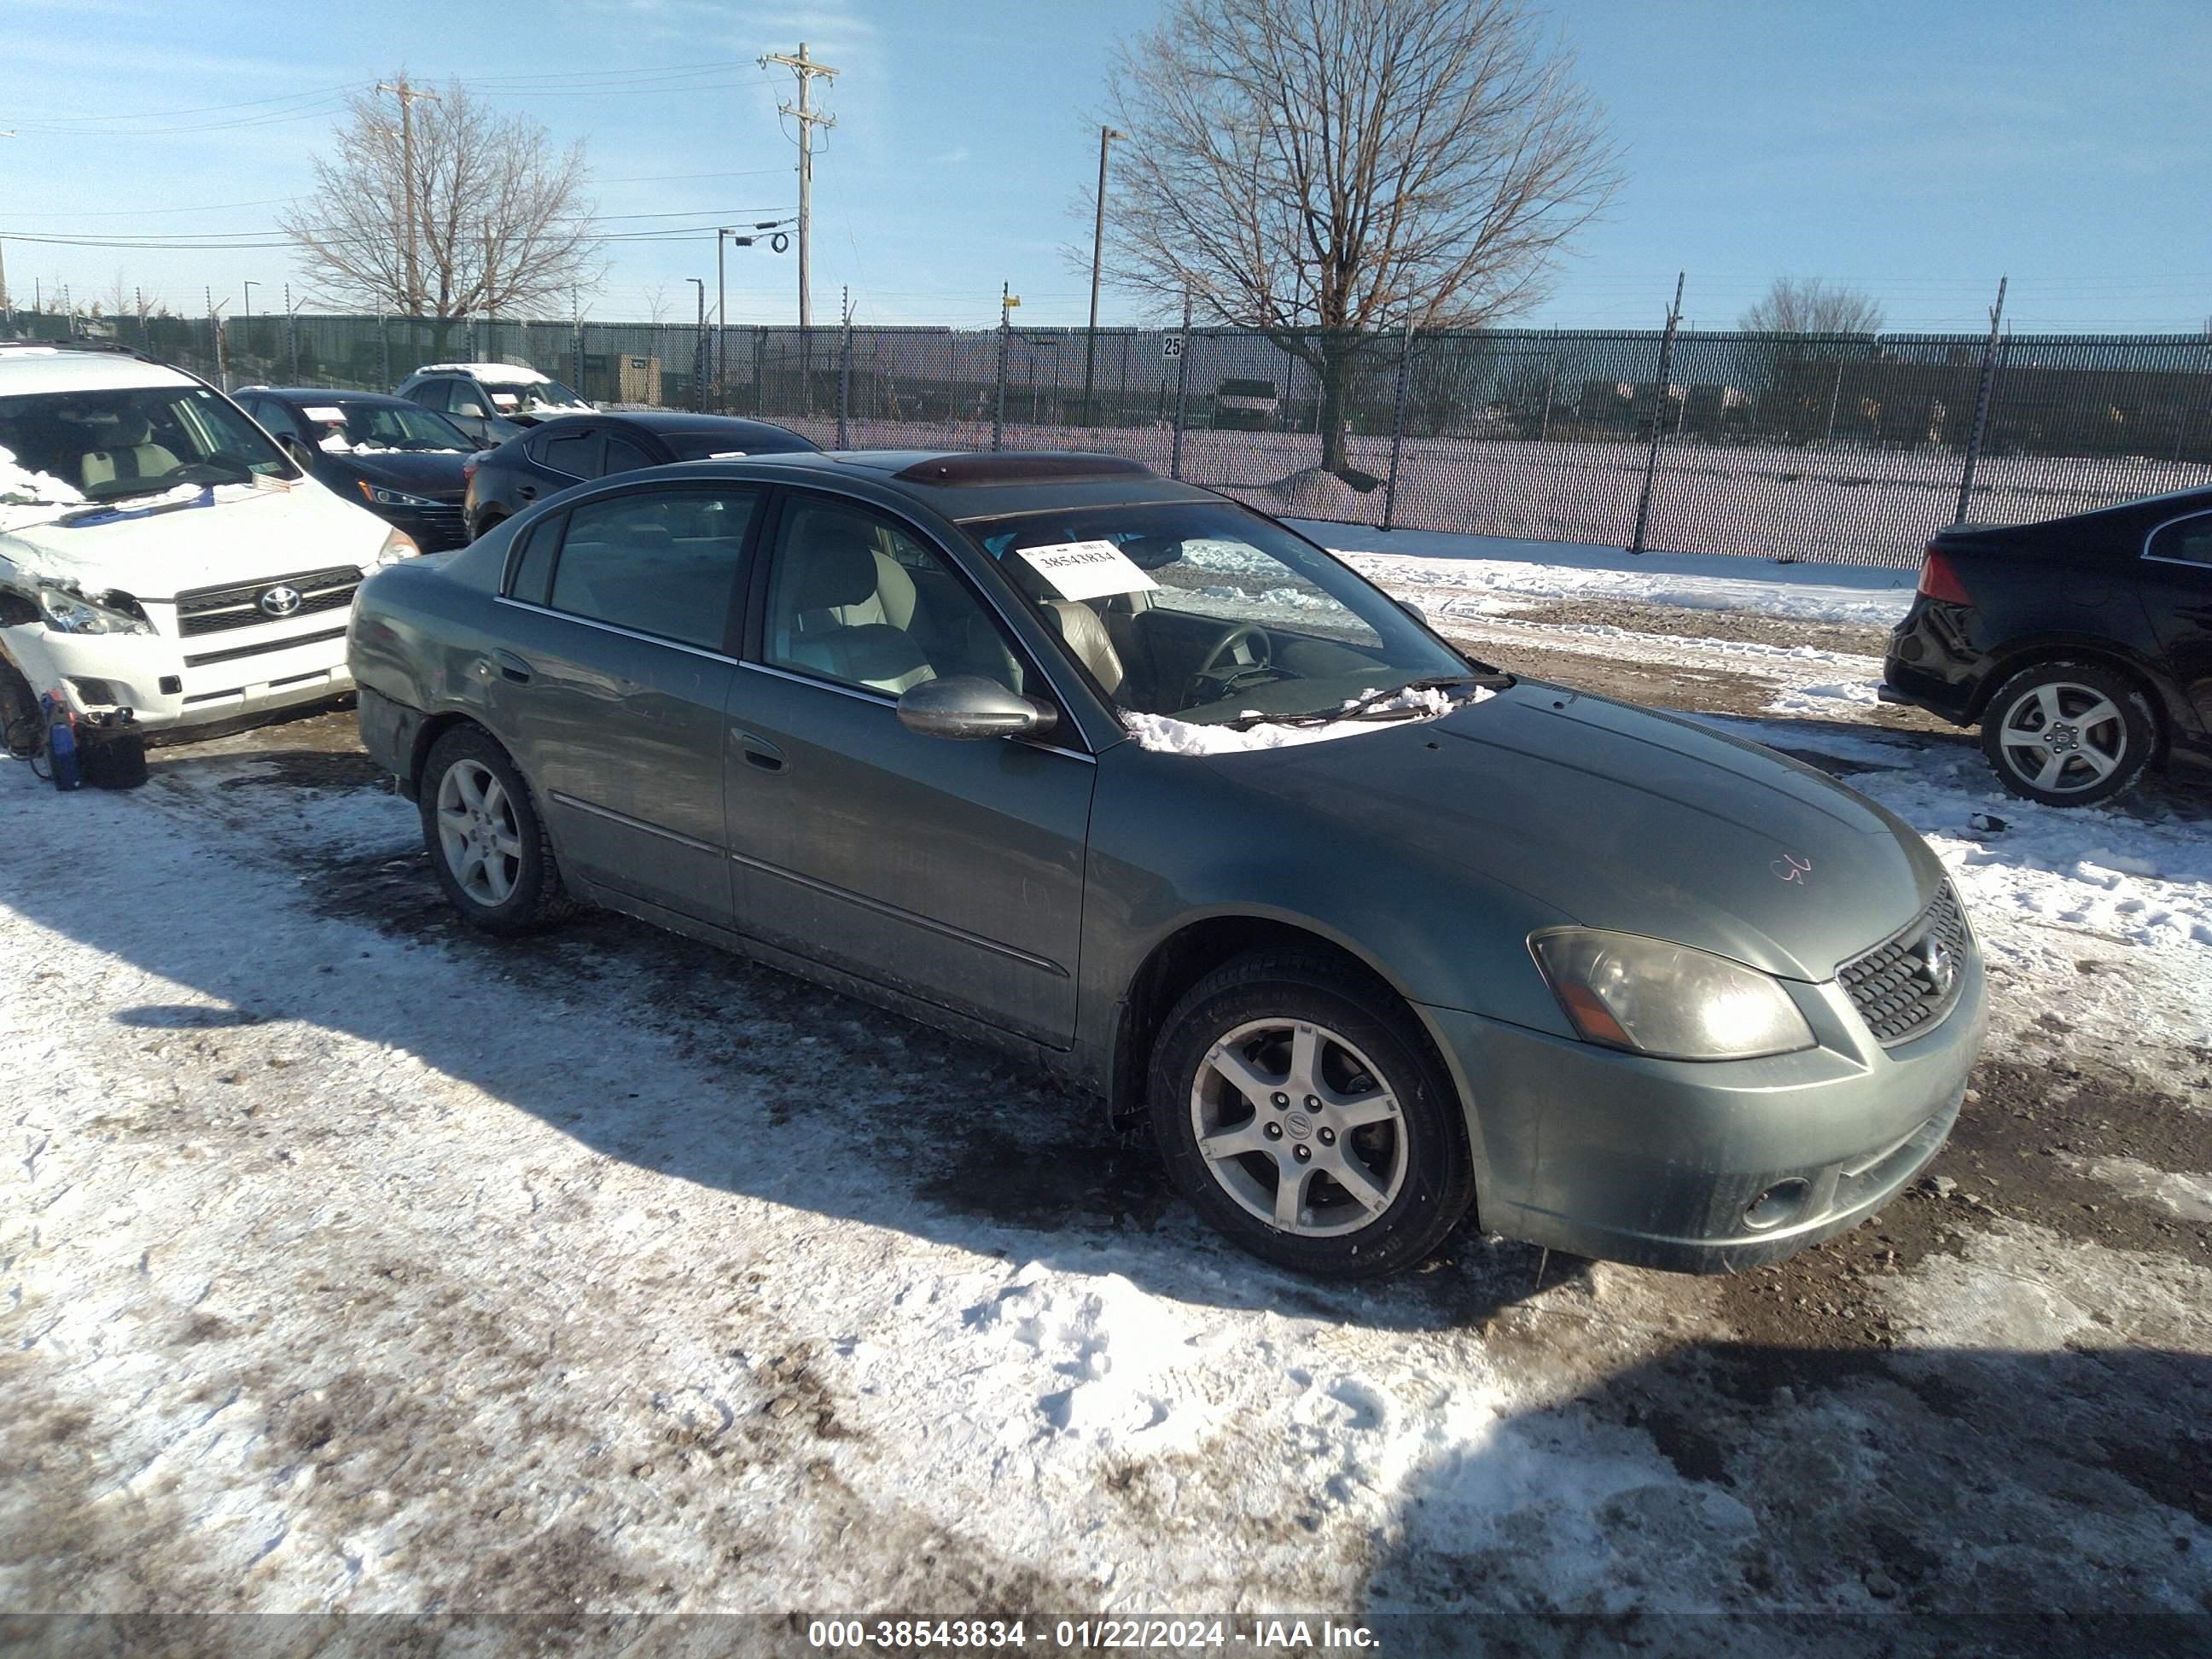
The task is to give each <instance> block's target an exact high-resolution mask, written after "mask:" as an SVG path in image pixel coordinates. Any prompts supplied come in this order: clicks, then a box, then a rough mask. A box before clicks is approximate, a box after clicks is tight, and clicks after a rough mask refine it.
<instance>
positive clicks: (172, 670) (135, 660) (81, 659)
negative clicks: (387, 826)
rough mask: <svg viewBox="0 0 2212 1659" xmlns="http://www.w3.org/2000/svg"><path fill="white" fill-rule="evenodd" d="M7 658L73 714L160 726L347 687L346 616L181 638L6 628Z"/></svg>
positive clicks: (254, 710) (319, 697)
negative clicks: (124, 717) (57, 693)
mask: <svg viewBox="0 0 2212 1659" xmlns="http://www.w3.org/2000/svg"><path fill="white" fill-rule="evenodd" d="M4 637H5V640H6V643H7V647H8V654H9V657H10V658H12V659H14V661H15V665H16V666H17V667H18V668H19V669H20V670H21V671H22V674H23V677H24V678H26V679H27V680H28V681H29V682H30V684H31V687H32V689H33V690H34V691H51V690H54V689H55V688H56V687H60V688H62V689H63V690H64V691H65V692H66V693H67V695H68V696H69V700H70V703H71V705H72V706H73V707H74V708H75V709H76V713H77V714H78V715H79V717H80V718H82V719H84V720H88V721H93V722H99V721H102V720H109V719H112V718H114V717H115V715H116V712H117V711H118V710H120V709H125V708H127V709H129V710H130V711H131V720H130V721H129V722H128V724H129V726H130V727H131V729H135V730H138V731H143V732H164V731H176V730H180V729H186V728H190V727H192V726H209V725H213V724H214V723H216V721H219V720H233V719H235V718H236V717H237V716H239V715H240V714H259V713H264V712H266V711H269V710H271V709H277V708H292V707H295V706H296V705H298V704H301V703H309V702H320V701H323V700H325V699H327V698H331V697H337V696H343V695H345V694H346V693H347V692H349V691H351V690H353V676H352V674H351V673H350V672H349V671H348V670H347V668H346V654H345V652H346V642H345V616H344V613H343V612H338V613H337V614H335V615H332V614H330V613H325V614H322V615H319V616H314V617H303V618H301V621H300V622H299V623H297V624H295V625H292V626H289V627H286V628H282V629H278V628H269V629H240V630H238V632H237V634H236V635H230V634H217V635H209V636H205V637H204V638H195V639H190V640H181V639H175V638H172V637H170V636H169V635H166V634H64V633H61V632H59V631H58V630H57V629H49V628H46V627H43V626H31V627H21V628H10V629H6V630H5V633H4Z"/></svg>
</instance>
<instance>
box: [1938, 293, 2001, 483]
mask: <svg viewBox="0 0 2212 1659" xmlns="http://www.w3.org/2000/svg"><path fill="white" fill-rule="evenodd" d="M2007 281H2008V278H2006V277H2003V276H2000V277H1998V278H1997V302H1996V304H1995V305H1993V306H1991V307H1990V337H1989V342H1988V343H1987V344H1985V345H1984V346H1983V348H1982V384H1981V388H1980V390H1979V391H1978V392H1975V394H1974V424H1973V428H1972V430H1971V431H1969V432H1968V433H1967V435H1966V469H1965V471H1962V472H1961V473H1960V475H1959V514H1958V516H1957V517H1956V518H1954V519H1953V520H1951V522H1952V523H1953V524H1964V523H1966V507H1967V506H1968V504H1969V503H1970V502H1972V500H1973V499H1974V465H1975V463H1976V462H1978V461H1979V460H1980V459H1981V458H1982V436H1983V435H1984V433H1985V432H1986V431H1987V430H1988V428H1989V421H1990V386H1992V385H1993V384H1994V383H1995V382H1996V374H1997V321H1998V319H2000V318H2002V316H2003V315H2004V296H2005V283H2006V282H2007Z"/></svg>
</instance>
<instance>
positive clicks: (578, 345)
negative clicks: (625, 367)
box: [570, 311, 622, 398]
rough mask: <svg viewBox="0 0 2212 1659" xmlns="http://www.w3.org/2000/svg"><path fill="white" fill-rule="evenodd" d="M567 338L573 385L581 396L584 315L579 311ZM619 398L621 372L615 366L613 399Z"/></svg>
mask: <svg viewBox="0 0 2212 1659" xmlns="http://www.w3.org/2000/svg"><path fill="white" fill-rule="evenodd" d="M570 342H571V346H570V355H571V356H573V357H574V360H575V368H576V378H575V380H574V386H575V388H576V392H577V394H578V395H579V396H581V395H582V393H583V390H584V314H583V313H582V312H580V311H579V312H578V313H576V319H575V326H574V331H573V332H572V333H571V335H570ZM621 396H622V371H621V368H620V367H619V366H617V369H616V371H615V397H616V398H620V397H621Z"/></svg>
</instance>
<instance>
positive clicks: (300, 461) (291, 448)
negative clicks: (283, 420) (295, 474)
mask: <svg viewBox="0 0 2212 1659" xmlns="http://www.w3.org/2000/svg"><path fill="white" fill-rule="evenodd" d="M276 447H278V448H279V449H281V450H283V452H284V453H286V454H287V455H289V456H290V457H291V458H292V459H293V460H294V462H295V463H296V464H297V465H298V466H299V467H300V469H301V471H304V472H312V471H314V470H315V452H314V451H313V450H312V449H310V448H308V447H307V441H306V440H305V439H303V438H298V437H295V436H294V435H292V434H291V433H289V432H287V433H285V434H284V435H283V436H281V437H279V438H278V439H277V440H276Z"/></svg>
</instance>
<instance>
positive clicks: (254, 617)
mask: <svg viewBox="0 0 2212 1659" xmlns="http://www.w3.org/2000/svg"><path fill="white" fill-rule="evenodd" d="M359 586H361V570H360V568H359V567H358V566H356V565H350V564H342V565H338V566H336V567H334V568H331V569H328V570H309V571H307V572H304V573H303V574H300V575H296V576H266V577H264V578H263V579H262V580H259V581H254V582H238V583H234V584H233V585H232V586H228V587H196V588H194V589H193V590H192V591H191V592H188V593H179V594H178V595H177V632H178V633H179V634H181V635H184V637H185V638H186V639H191V637H192V636H193V635H197V634H220V633H222V632H223V631H224V630H225V629H232V628H258V627H260V626H261V625H263V624H264V623H272V622H289V621H290V620H291V619H292V618H293V617H311V616H313V615H314V614H315V613H316V612H317V611H343V610H345V609H346V608H347V607H348V606H349V605H352V604H353V591H354V589H356V587H359ZM272 587H291V588H296V589H298V590H299V593H300V605H299V609H297V610H296V611H289V612H288V613H287V614H285V615H284V616H282V617H272V616H270V614H269V613H268V612H267V611H264V610H263V609H262V608H261V596H262V595H263V594H264V593H265V592H268V591H269V590H270V588H272Z"/></svg>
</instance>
